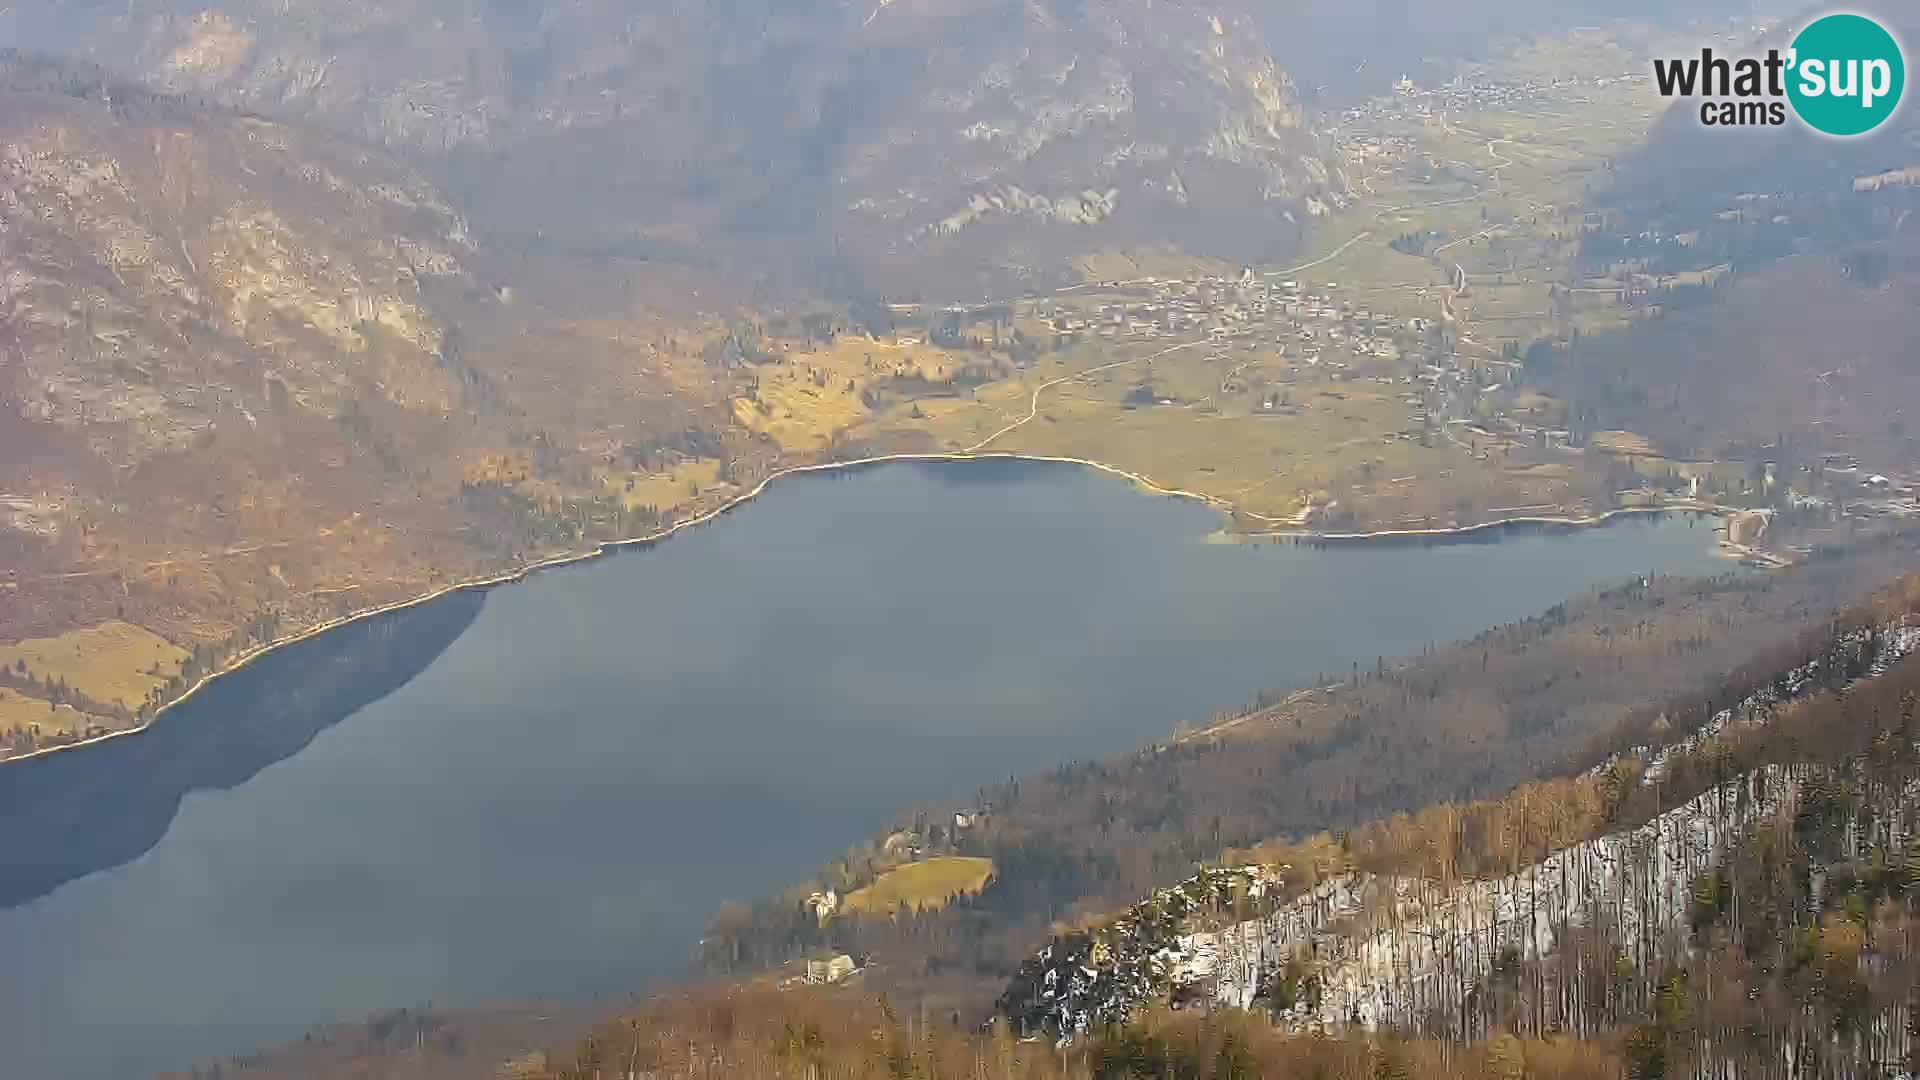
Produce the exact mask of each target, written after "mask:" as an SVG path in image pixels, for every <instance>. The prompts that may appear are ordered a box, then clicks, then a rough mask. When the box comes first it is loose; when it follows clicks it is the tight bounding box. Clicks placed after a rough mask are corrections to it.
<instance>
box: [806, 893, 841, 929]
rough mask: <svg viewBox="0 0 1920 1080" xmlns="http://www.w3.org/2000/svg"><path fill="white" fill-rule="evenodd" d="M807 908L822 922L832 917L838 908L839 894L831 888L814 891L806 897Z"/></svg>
mask: <svg viewBox="0 0 1920 1080" xmlns="http://www.w3.org/2000/svg"><path fill="white" fill-rule="evenodd" d="M807 910H809V911H811V912H813V917H814V918H816V919H818V920H820V921H821V922H823V923H824V922H826V921H827V920H828V919H831V918H833V914H834V912H836V911H839V910H840V894H839V893H836V892H834V891H833V890H832V889H828V890H826V891H825V892H817V893H814V894H812V895H810V896H808V897H807Z"/></svg>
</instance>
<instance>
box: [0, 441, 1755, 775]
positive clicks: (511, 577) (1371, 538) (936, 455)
mask: <svg viewBox="0 0 1920 1080" xmlns="http://www.w3.org/2000/svg"><path fill="white" fill-rule="evenodd" d="M966 461H1024V462H1036V463H1044V464H1056V465H1076V466H1080V467H1082V468H1087V469H1092V470H1095V471H1097V472H1103V473H1106V474H1108V475H1110V476H1117V477H1120V478H1122V479H1125V480H1127V481H1129V482H1131V483H1132V484H1133V485H1134V486H1135V487H1137V488H1140V489H1142V490H1144V491H1146V492H1147V493H1149V494H1153V495H1161V496H1165V497H1168V498H1177V499H1187V500H1191V501H1194V502H1198V503H1201V504H1204V505H1205V506H1207V507H1208V508H1210V509H1212V510H1214V511H1216V512H1217V513H1220V514H1222V515H1223V516H1226V517H1228V518H1233V517H1236V516H1238V517H1246V518H1252V519H1254V520H1257V521H1262V522H1268V523H1277V522H1280V521H1283V520H1288V519H1281V518H1274V517H1269V516H1266V515H1262V514H1253V513H1250V512H1247V511H1244V510H1239V509H1237V508H1235V507H1234V506H1233V504H1231V503H1229V502H1228V501H1226V500H1225V499H1221V498H1219V497H1217V496H1213V495H1207V494H1204V493H1202V492H1197V491H1188V490H1185V489H1183V488H1171V487H1166V486H1164V485H1162V484H1159V483H1156V482H1155V481H1153V480H1152V479H1151V478H1149V477H1146V476H1143V475H1141V474H1139V473H1136V472H1132V471H1130V470H1127V469H1123V468H1120V467H1119V466H1117V465H1111V464H1108V463H1106V462H1103V461H1094V460H1091V459H1087V458H1075V457H1061V456H1054V455H1045V454H1022V453H1018V452H1014V451H944V452H942V451H922V452H913V453H897V454H879V455H875V456H873V457H865V458H856V459H854V460H851V461H832V462H819V463H815V464H811V465H793V466H788V467H787V468H784V469H778V470H775V471H774V472H771V473H768V474H767V476H766V477H765V478H763V479H762V480H761V481H760V482H759V483H758V484H755V485H754V486H753V487H752V488H751V489H749V490H747V491H745V492H742V493H741V494H739V495H736V496H734V497H733V498H731V499H728V500H727V501H726V502H724V503H722V504H720V505H719V506H717V507H715V508H714V509H712V510H708V511H706V512H705V513H702V514H698V515H695V516H694V517H690V518H688V519H687V520H685V521H680V522H675V523H674V524H672V525H669V526H667V527H666V528H664V529H659V530H656V531H654V532H651V533H647V534H645V535H642V536H635V537H629V538H626V539H621V540H604V541H600V542H599V543H597V544H595V545H594V546H593V547H592V548H591V549H589V550H585V551H577V552H570V553H567V554H563V555H556V556H553V557H551V558H546V559H540V560H536V561H534V562H530V563H526V564H524V565H522V566H519V567H516V568H514V569H512V570H507V571H503V572H501V573H498V574H492V575H488V576H484V577H476V578H467V579H463V580H461V581H457V582H454V583H452V584H449V585H445V586H442V587H441V588H438V589H434V590H432V591H430V592H426V593H422V594H420V595H418V596H414V597H410V598H407V599H402V600H396V601H393V602H392V603H387V604H380V605H377V606H375V607H370V608H366V609H364V610H361V611H356V612H350V613H348V614H346V615H341V616H338V617H336V618H333V619H328V620H326V621H324V622H321V623H317V624H315V625H313V626H310V627H308V628H306V629H304V630H300V631H298V632H295V633H292V634H288V635H286V636H284V637H280V638H275V639H274V640H272V641H269V642H264V643H262V644H260V645H257V646H255V647H253V648H251V649H248V650H246V651H244V652H242V653H240V654H238V655H237V656H235V657H233V658H232V659H231V660H229V661H228V662H227V663H225V664H222V665H221V666H220V667H219V668H217V669H215V670H213V671H210V672H208V673H207V674H205V675H202V676H201V677H200V678H199V679H198V680H196V681H195V682H194V684H193V685H192V686H190V687H188V688H187V689H186V690H185V691H183V692H182V693H181V694H180V696H178V697H176V698H174V699H173V700H171V701H168V702H167V703H166V704H164V705H161V706H160V707H159V708H157V709H155V710H154V714H153V715H152V716H151V717H149V718H148V719H147V721H146V722H145V723H143V724H140V725H139V726H137V727H131V728H127V729H125V730H122V731H113V732H108V733H107V734H105V735H96V736H94V737H92V738H88V739H81V740H79V741H77V742H71V743H63V744H61V745H59V746H49V747H44V748H42V749H38V750H34V751H31V752H30V753H26V754H21V755H18V756H16V757H10V758H5V759H0V769H4V768H6V767H7V766H9V765H18V764H21V763H23V762H28V761H33V760H36V759H40V758H45V757H50V756H52V755H54V754H60V753H68V752H73V751H79V750H85V749H88V748H90V747H96V746H100V745H102V744H104V743H108V742H111V741H113V740H115V739H123V738H126V737H128V736H133V735H141V734H145V733H146V732H147V731H149V730H150V729H152V728H153V726H154V725H155V724H157V723H159V722H160V720H161V719H162V718H163V717H165V716H166V714H167V713H168V712H169V711H171V710H172V709H174V708H175V707H177V706H179V705H182V704H184V703H185V702H187V701H189V700H191V699H192V698H193V697H194V696H195V695H196V694H198V693H199V692H200V691H201V690H203V689H205V688H206V687H208V686H209V685H211V684H213V683H214V682H215V681H217V680H219V679H221V678H224V677H225V676H228V675H231V674H233V673H235V672H237V671H240V670H242V669H244V668H246V667H248V666H250V665H252V664H253V663H255V662H257V661H259V660H260V659H262V658H263V657H265V656H267V655H269V654H270V653H273V652H276V651H278V650H280V649H284V648H287V647H289V646H292V645H298V644H300V643H301V642H304V641H308V640H311V639H313V638H316V637H319V636H320V635H322V634H325V633H327V632H329V631H332V630H338V629H340V628H341V627H345V626H349V625H352V624H354V623H359V622H363V621H365V620H368V619H374V618H378V617H380V616H383V615H390V614H392V613H394V612H397V611H405V610H407V609H409V608H414V607H418V606H420V605H422V604H428V603H432V602H433V601H435V600H439V599H442V598H444V597H447V596H451V595H453V594H455V593H461V592H468V591H475V590H488V589H493V588H497V587H499V586H502V585H511V584H514V583H516V582H521V581H525V580H527V579H528V578H530V577H532V576H533V575H535V574H537V573H540V572H542V571H547V570H556V569H560V568H562V567H567V566H573V565H576V564H579V563H584V562H587V561H588V560H590V559H598V558H601V557H604V556H606V555H611V554H616V553H618V552H620V551H624V550H627V549H631V548H643V547H651V546H653V545H655V544H658V543H661V542H663V541H665V540H668V539H670V538H672V537H673V536H674V535H675V534H677V533H680V532H683V531H685V530H688V529H692V528H694V527H696V526H700V525H706V524H710V523H712V522H714V521H716V520H718V519H719V518H720V517H722V516H723V515H725V514H727V513H730V512H731V511H734V510H737V509H739V508H740V507H742V506H745V505H747V504H748V503H750V502H752V501H753V500H754V499H757V498H759V497H760V496H761V495H763V494H765V493H766V491H767V490H768V488H770V487H772V485H773V484H774V482H775V481H778V480H782V479H785V478H787V477H791V476H802V475H808V474H817V473H834V472H854V471H858V470H862V469H868V468H876V467H879V466H883V465H889V464H906V463H912V462H926V463H940V462H966ZM1666 513H1698V514H1704V515H1708V516H1720V515H1723V514H1725V513H1726V509H1725V508H1724V507H1718V506H1713V505H1711V504H1705V503H1695V502H1693V501H1691V500H1688V501H1687V502H1684V503H1676V504H1673V505H1670V506H1662V507H1627V508H1622V509H1618V510H1609V511H1607V512H1605V513H1602V514H1597V515H1590V516H1587V517H1578V518H1574V517H1552V516H1524V517H1514V518H1499V519H1495V520H1493V521H1486V522H1480V523H1478V524H1474V525H1463V526H1459V527H1456V528H1441V529H1386V530H1380V531H1377V532H1353V533H1320V532H1314V531H1312V530H1300V529H1292V530H1276V531H1273V532H1265V533H1250V534H1245V535H1247V536H1248V537H1249V538H1272V539H1289V540H1294V541H1298V542H1301V543H1308V544H1327V545H1329V546H1340V545H1352V546H1364V545H1367V544H1372V543H1380V544H1393V543H1409V542H1415V543H1417V542H1420V541H1421V540H1432V541H1444V540H1445V539H1447V538H1449V537H1454V538H1465V537H1473V536H1476V535H1486V536H1494V535H1497V534H1498V533H1499V532H1503V531H1508V530H1514V529H1527V528H1541V527H1545V528H1552V529H1556V530H1563V531H1575V530H1582V529H1590V528H1603V527H1605V526H1607V525H1610V524H1613V523H1614V522H1616V521H1618V520H1621V519H1622V518H1624V517H1628V516H1635V515H1647V514H1652V515H1661V514H1666Z"/></svg>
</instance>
